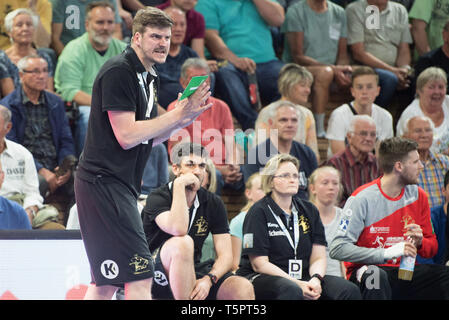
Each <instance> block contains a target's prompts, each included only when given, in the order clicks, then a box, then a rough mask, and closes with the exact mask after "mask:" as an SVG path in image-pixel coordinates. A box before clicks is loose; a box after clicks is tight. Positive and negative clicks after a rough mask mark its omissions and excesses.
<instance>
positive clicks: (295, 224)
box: [268, 205, 299, 260]
mask: <svg viewBox="0 0 449 320" xmlns="http://www.w3.org/2000/svg"><path fill="white" fill-rule="evenodd" d="M268 208H269V209H270V211H271V214H273V217H274V218H275V219H276V221H277V223H278V224H279V227H280V228H281V230H282V232H284V234H285V236H286V237H287V240H288V242H289V243H290V246H291V247H292V248H293V250H294V252H295V260H296V249H297V248H298V243H299V221H298V211H297V210H296V208H295V206H294V205H292V214H293V236H294V237H295V239H294V240H295V243H293V240H292V237H291V236H290V232H288V230H287V228H286V227H285V225H284V223H283V222H282V220H281V218H280V217H279V216H278V215H277V214H275V213H274V212H273V210H272V209H271V207H270V206H269V205H268Z"/></svg>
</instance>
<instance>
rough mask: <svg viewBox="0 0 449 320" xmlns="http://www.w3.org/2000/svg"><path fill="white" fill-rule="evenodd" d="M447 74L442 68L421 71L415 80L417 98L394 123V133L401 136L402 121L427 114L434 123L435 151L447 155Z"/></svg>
mask: <svg viewBox="0 0 449 320" xmlns="http://www.w3.org/2000/svg"><path fill="white" fill-rule="evenodd" d="M446 86H447V75H446V73H445V72H444V70H443V69H440V68H436V67H430V68H427V69H426V70H424V71H423V72H421V74H420V75H419V76H418V79H417V81H416V94H417V96H418V98H416V99H415V100H413V102H412V103H411V104H410V105H409V106H408V107H407V108H406V109H405V110H404V111H403V112H402V114H401V116H400V117H399V121H398V123H397V125H396V135H397V136H398V137H400V136H402V134H403V132H404V123H405V121H406V120H407V119H409V118H411V117H413V116H427V117H429V118H430V119H432V121H433V124H434V128H435V129H434V133H433V144H432V147H431V150H432V151H433V152H435V153H444V154H446V155H449V95H447V94H446Z"/></svg>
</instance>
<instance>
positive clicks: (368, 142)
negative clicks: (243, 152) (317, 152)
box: [325, 115, 379, 208]
mask: <svg viewBox="0 0 449 320" xmlns="http://www.w3.org/2000/svg"><path fill="white" fill-rule="evenodd" d="M346 139H347V140H348V145H347V146H346V147H345V149H344V150H342V151H340V152H338V153H337V154H335V155H334V156H332V157H331V158H330V159H329V160H327V161H326V163H325V165H329V166H333V167H335V168H336V169H337V170H339V171H340V172H341V176H342V184H343V194H342V196H341V199H340V205H339V206H340V207H341V208H342V207H343V205H344V204H345V202H346V199H348V198H349V196H350V195H351V194H352V192H353V191H355V189H357V188H358V187H360V186H361V185H363V184H365V183H368V182H370V181H372V180H374V179H376V178H377V177H378V176H379V169H378V167H377V161H376V157H375V156H374V154H373V150H374V147H375V145H376V123H375V122H374V120H373V118H371V117H370V116H368V115H356V116H354V117H353V118H352V121H351V124H350V126H349V129H348V131H347V133H346Z"/></svg>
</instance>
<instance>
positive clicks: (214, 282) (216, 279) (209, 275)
mask: <svg viewBox="0 0 449 320" xmlns="http://www.w3.org/2000/svg"><path fill="white" fill-rule="evenodd" d="M207 276H208V277H209V278H210V281H212V283H213V284H216V283H217V281H218V278H217V276H216V275H215V274H213V273H208V274H207Z"/></svg>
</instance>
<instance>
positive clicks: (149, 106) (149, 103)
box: [139, 72, 154, 118]
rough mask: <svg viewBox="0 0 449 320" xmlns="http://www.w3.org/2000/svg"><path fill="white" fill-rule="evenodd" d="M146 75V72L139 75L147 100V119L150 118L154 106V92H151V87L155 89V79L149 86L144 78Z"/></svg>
mask: <svg viewBox="0 0 449 320" xmlns="http://www.w3.org/2000/svg"><path fill="white" fill-rule="evenodd" d="M144 73H145V72H142V73H139V76H140V86H141V88H142V91H143V94H144V95H145V99H146V100H147V112H146V114H145V117H146V118H149V117H150V115H151V110H152V109H153V104H154V103H153V102H154V90H150V87H151V88H152V87H153V83H154V79H153V80H151V82H150V83H149V84H148V83H147V82H146V80H145V78H144V76H143V74H144Z"/></svg>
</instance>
